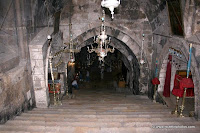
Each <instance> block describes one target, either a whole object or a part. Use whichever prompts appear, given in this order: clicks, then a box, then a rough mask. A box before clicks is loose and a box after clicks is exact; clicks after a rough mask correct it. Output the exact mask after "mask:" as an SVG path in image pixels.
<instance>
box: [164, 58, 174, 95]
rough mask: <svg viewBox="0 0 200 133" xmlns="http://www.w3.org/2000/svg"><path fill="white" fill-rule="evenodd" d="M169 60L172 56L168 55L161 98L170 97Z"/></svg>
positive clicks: (170, 66) (170, 67)
mask: <svg viewBox="0 0 200 133" xmlns="http://www.w3.org/2000/svg"><path fill="white" fill-rule="evenodd" d="M171 59H172V55H169V57H168V63H167V71H166V77H165V85H164V91H163V96H165V97H170V82H171V69H172V65H171Z"/></svg>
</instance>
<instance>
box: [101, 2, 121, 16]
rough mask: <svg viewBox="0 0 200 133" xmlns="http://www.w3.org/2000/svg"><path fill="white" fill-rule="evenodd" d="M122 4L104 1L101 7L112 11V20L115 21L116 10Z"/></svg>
mask: <svg viewBox="0 0 200 133" xmlns="http://www.w3.org/2000/svg"><path fill="white" fill-rule="evenodd" d="M119 4H120V0H102V1H101V6H102V7H106V8H108V9H109V10H110V12H111V15H112V19H114V8H116V7H118V6H119Z"/></svg>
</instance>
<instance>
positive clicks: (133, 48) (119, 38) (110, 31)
mask: <svg viewBox="0 0 200 133" xmlns="http://www.w3.org/2000/svg"><path fill="white" fill-rule="evenodd" d="M96 31H98V32H96ZM106 33H107V35H108V36H111V37H112V39H113V40H115V43H117V42H118V45H116V44H115V45H114V44H113V43H111V46H113V47H115V48H117V49H118V50H119V51H120V52H121V53H123V54H124V55H125V57H126V58H128V56H129V55H131V56H133V59H132V60H131V61H129V64H131V72H132V78H133V79H134V77H140V70H142V73H145V74H149V72H148V71H147V69H141V68H140V66H139V62H138V60H139V59H140V49H141V48H140V47H141V46H140V45H139V44H138V43H137V42H136V41H135V40H134V39H133V38H132V37H130V36H128V35H127V34H125V33H124V32H122V31H120V30H118V29H114V28H112V27H108V26H106ZM97 34H99V27H96V28H92V29H90V30H88V31H85V32H83V33H79V35H78V36H76V38H75V39H74V40H75V42H77V43H78V45H77V47H78V48H81V47H84V46H86V45H89V44H90V43H91V44H92V43H93V37H94V36H96V35H97ZM112 39H111V40H112ZM122 44H124V46H122ZM145 59H146V57H145ZM146 60H147V59H146ZM147 63H148V62H147ZM147 66H149V64H147ZM136 68H139V69H136ZM134 74H135V75H134ZM148 76H149V75H148ZM139 80H140V79H139ZM139 80H138V81H134V82H133V83H132V84H133V86H134V87H136V86H141V84H143V85H144V84H145V83H141V84H140V85H139ZM140 81H141V80H140ZM145 86H146V88H147V86H148V85H147V84H146V85H145ZM134 87H133V88H134ZM133 88H131V89H133ZM139 88H141V87H138V89H137V91H136V94H138V93H139ZM146 91H147V90H146Z"/></svg>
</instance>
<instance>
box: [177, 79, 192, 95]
mask: <svg viewBox="0 0 200 133" xmlns="http://www.w3.org/2000/svg"><path fill="white" fill-rule="evenodd" d="M184 88H187V91H186V96H187V97H192V96H194V83H193V81H192V79H191V78H183V79H182V80H181V81H180V89H181V90H184Z"/></svg>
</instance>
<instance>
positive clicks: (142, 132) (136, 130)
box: [1, 126, 200, 133]
mask: <svg viewBox="0 0 200 133" xmlns="http://www.w3.org/2000/svg"><path fill="white" fill-rule="evenodd" d="M34 129H35V130H28V129H20V127H19V128H18V129H15V128H9V127H8V128H7V129H6V128H4V129H3V130H1V133H44V132H45V133H161V132H162V133H188V132H191V133H199V130H200V129H199V128H188V127H186V128H185V127H184V128H177V127H174V128H168V127H165V128H152V127H112V128H89V127H68V126H66V127H62V128H60V127H56V128H55V127H46V128H41V127H40V128H35V127H34ZM36 129H39V130H36Z"/></svg>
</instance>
